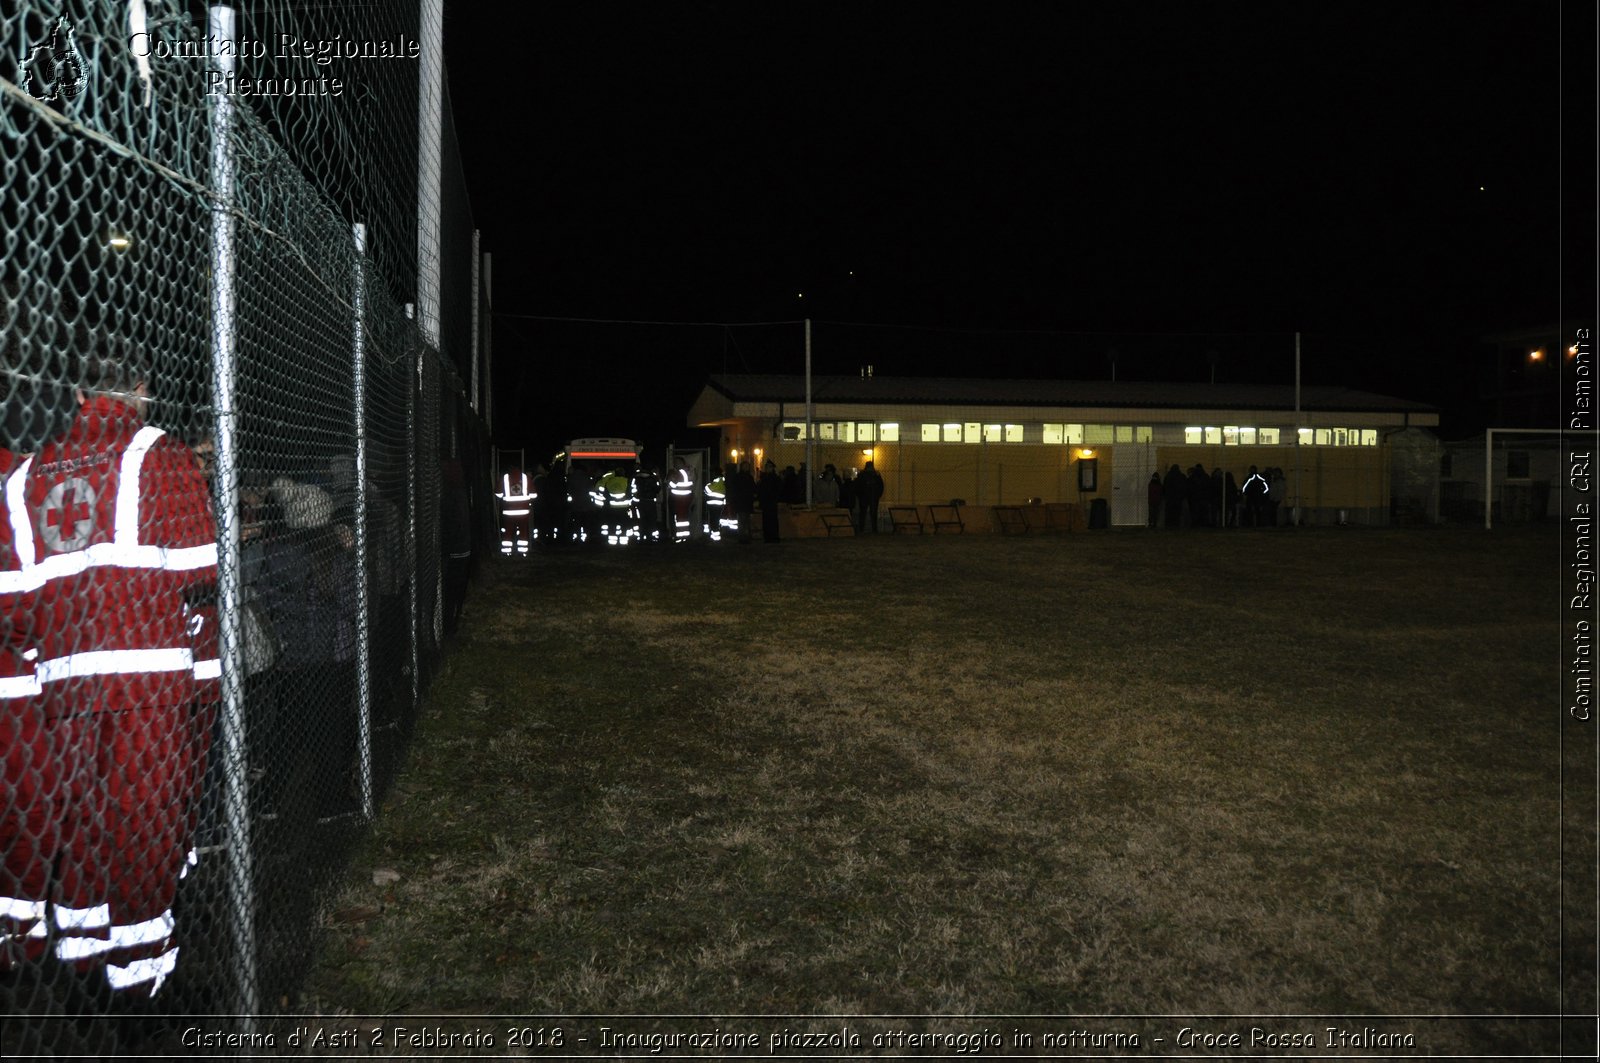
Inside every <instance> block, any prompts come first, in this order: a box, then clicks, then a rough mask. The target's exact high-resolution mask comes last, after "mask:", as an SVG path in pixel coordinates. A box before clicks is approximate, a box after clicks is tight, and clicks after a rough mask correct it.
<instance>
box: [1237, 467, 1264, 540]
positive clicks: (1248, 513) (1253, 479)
mask: <svg viewBox="0 0 1600 1063" xmlns="http://www.w3.org/2000/svg"><path fill="white" fill-rule="evenodd" d="M1268 490H1269V486H1268V484H1267V478H1266V477H1265V476H1262V475H1261V474H1260V473H1259V472H1257V471H1256V467H1255V466H1254V465H1252V466H1250V475H1249V476H1248V477H1247V478H1246V479H1245V481H1244V488H1243V493H1244V523H1246V524H1248V525H1249V526H1250V527H1252V528H1259V527H1262V526H1263V525H1265V524H1266V523H1267V491H1268Z"/></svg>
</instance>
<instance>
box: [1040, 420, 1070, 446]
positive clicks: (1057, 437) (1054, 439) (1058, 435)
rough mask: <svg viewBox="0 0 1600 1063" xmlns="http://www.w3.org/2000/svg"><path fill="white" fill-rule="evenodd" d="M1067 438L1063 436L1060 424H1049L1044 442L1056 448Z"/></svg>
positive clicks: (1045, 429)
mask: <svg viewBox="0 0 1600 1063" xmlns="http://www.w3.org/2000/svg"><path fill="white" fill-rule="evenodd" d="M1065 438H1066V437H1065V436H1063V435H1062V432H1061V426H1060V425H1058V424H1047V425H1045V426H1044V441H1045V442H1046V443H1047V444H1049V445H1051V446H1056V445H1058V444H1060V443H1062V442H1063V441H1064V440H1065Z"/></svg>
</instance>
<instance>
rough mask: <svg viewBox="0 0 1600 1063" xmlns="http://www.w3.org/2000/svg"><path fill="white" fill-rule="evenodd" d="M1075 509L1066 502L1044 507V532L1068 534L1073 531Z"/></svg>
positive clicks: (1048, 504) (1049, 504)
mask: <svg viewBox="0 0 1600 1063" xmlns="http://www.w3.org/2000/svg"><path fill="white" fill-rule="evenodd" d="M1073 517H1074V513H1073V508H1072V506H1071V505H1070V504H1069V503H1066V502H1048V503H1046V504H1045V507H1044V530H1045V531H1059V532H1067V531H1072V530H1073V525H1074V524H1075V523H1076V522H1075V521H1074V520H1073Z"/></svg>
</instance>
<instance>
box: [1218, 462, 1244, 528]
mask: <svg viewBox="0 0 1600 1063" xmlns="http://www.w3.org/2000/svg"><path fill="white" fill-rule="evenodd" d="M1212 479H1213V480H1215V479H1216V473H1215V472H1213V473H1212ZM1222 498H1223V504H1224V505H1225V506H1227V510H1226V518H1227V519H1226V522H1225V524H1226V527H1229V528H1237V527H1238V526H1239V481H1237V480H1235V479H1234V478H1233V473H1232V472H1231V471H1229V472H1226V473H1223V476H1222Z"/></svg>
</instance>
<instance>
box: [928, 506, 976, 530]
mask: <svg viewBox="0 0 1600 1063" xmlns="http://www.w3.org/2000/svg"><path fill="white" fill-rule="evenodd" d="M928 517H929V518H930V519H931V520H932V521H933V533H934V534H935V535H938V534H939V529H940V528H954V529H955V530H956V531H958V532H964V531H966V530H967V526H966V524H964V523H963V522H962V520H961V507H960V506H957V505H948V506H929V507H928Z"/></svg>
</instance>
